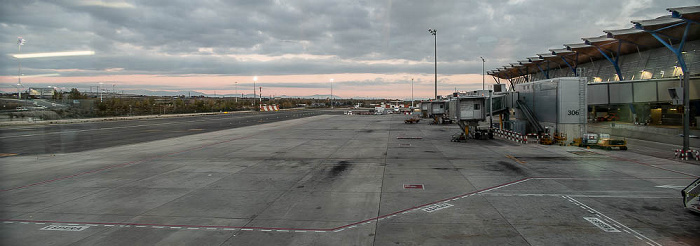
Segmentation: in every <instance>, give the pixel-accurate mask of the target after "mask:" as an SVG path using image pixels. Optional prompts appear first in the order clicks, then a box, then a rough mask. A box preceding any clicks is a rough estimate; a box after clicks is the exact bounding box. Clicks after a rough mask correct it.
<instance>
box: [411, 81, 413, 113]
mask: <svg viewBox="0 0 700 246" xmlns="http://www.w3.org/2000/svg"><path fill="white" fill-rule="evenodd" d="M411 110H413V78H411Z"/></svg>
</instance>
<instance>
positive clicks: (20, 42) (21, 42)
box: [17, 37, 27, 100]
mask: <svg viewBox="0 0 700 246" xmlns="http://www.w3.org/2000/svg"><path fill="white" fill-rule="evenodd" d="M25 42H27V41H26V40H24V39H23V38H22V37H17V51H18V53H22V45H24V43H25ZM17 62H18V64H19V67H18V68H17V100H22V92H21V91H20V90H19V87H20V86H22V59H19V58H17Z"/></svg>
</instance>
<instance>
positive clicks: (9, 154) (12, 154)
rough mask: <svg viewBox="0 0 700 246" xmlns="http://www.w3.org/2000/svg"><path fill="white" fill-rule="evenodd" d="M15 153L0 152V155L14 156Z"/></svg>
mask: <svg viewBox="0 0 700 246" xmlns="http://www.w3.org/2000/svg"><path fill="white" fill-rule="evenodd" d="M14 155H17V154H15V153H0V157H8V156H14Z"/></svg>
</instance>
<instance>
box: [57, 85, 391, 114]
mask: <svg viewBox="0 0 700 246" xmlns="http://www.w3.org/2000/svg"><path fill="white" fill-rule="evenodd" d="M53 99H55V100H57V101H62V102H64V103H66V104H73V106H72V107H70V108H67V109H64V110H59V111H58V112H57V113H58V114H59V115H61V116H62V117H63V118H79V117H105V116H128V115H153V114H182V113H202V112H223V111H241V110H253V109H254V108H255V107H257V106H258V105H259V104H260V101H259V99H255V105H256V106H253V105H252V104H253V99H252V98H238V99H236V98H233V97H225V98H216V97H185V96H176V97H172V96H170V97H164V96H128V95H110V96H109V97H103V98H102V101H100V98H99V97H96V96H94V95H92V96H90V95H88V94H86V93H81V92H80V91H78V90H77V89H75V88H73V89H71V90H70V91H69V92H66V93H55V94H54V97H53ZM380 101H383V100H362V99H335V100H333V106H334V107H336V108H342V107H348V108H349V107H352V106H354V105H357V104H360V105H361V106H362V105H365V106H367V105H369V104H370V103H378V102H380ZM74 102H79V104H75V103H74ZM262 104H268V105H278V106H279V107H280V108H281V109H288V108H294V107H316V108H324V107H330V106H331V100H330V99H304V98H272V99H270V98H263V99H262Z"/></svg>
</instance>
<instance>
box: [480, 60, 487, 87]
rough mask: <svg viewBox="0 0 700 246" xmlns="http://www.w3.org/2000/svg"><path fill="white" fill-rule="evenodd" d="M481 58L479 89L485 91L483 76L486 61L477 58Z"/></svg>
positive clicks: (484, 76) (484, 77) (484, 78)
mask: <svg viewBox="0 0 700 246" xmlns="http://www.w3.org/2000/svg"><path fill="white" fill-rule="evenodd" d="M479 58H481V89H482V90H486V75H484V66H485V65H486V60H484V58H483V57H481V56H479Z"/></svg>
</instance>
